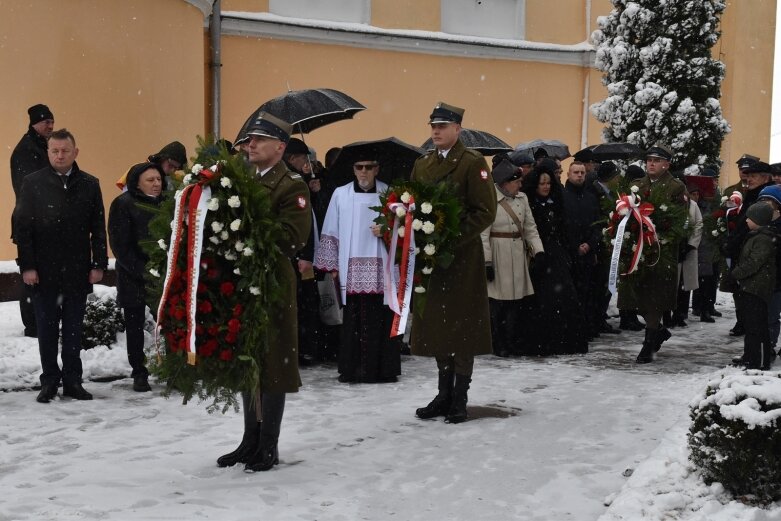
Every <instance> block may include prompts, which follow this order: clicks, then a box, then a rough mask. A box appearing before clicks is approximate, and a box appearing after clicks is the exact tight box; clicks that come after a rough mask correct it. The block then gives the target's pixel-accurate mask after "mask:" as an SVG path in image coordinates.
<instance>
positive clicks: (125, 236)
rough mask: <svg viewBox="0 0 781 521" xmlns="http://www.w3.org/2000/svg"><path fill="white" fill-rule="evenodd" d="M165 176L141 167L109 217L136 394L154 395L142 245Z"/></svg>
mask: <svg viewBox="0 0 781 521" xmlns="http://www.w3.org/2000/svg"><path fill="white" fill-rule="evenodd" d="M164 178H165V173H164V172H163V170H162V168H161V167H160V166H159V165H156V164H154V163H151V162H147V163H139V164H137V165H134V166H132V167H131V168H130V170H129V171H128V174H127V192H124V193H123V194H122V195H120V196H118V197H117V198H116V199H114V201H113V202H112V203H111V209H110V210H109V214H108V236H109V244H110V245H111V249H112V251H113V252H114V257H115V258H116V272H117V299H118V301H119V305H120V307H121V308H122V314H123V315H124V317H125V334H126V337H127V358H128V361H129V362H130V366H131V367H132V368H133V372H132V373H131V376H132V377H133V390H134V391H137V392H146V391H151V388H150V386H149V381H148V378H149V372H148V371H147V368H146V365H145V361H146V359H145V356H144V321H145V319H146V291H145V289H144V273H145V271H146V268H145V266H146V262H147V260H148V257H147V255H146V253H144V251H143V249H142V248H141V246H140V245H139V243H140V241H143V240H145V239H147V238H148V236H149V231H148V226H149V221H150V220H151V219H152V217H153V213H152V212H151V211H150V210H149V209H147V208H145V205H146V206H149V205H153V206H158V205H159V204H160V202H161V201H162V196H161V194H162V190H163V179H164Z"/></svg>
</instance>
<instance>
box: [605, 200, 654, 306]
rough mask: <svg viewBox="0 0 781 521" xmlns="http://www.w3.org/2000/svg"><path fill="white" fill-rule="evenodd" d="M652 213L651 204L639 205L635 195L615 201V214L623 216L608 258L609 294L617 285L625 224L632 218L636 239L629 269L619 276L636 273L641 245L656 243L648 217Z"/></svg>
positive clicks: (652, 225)
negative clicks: (635, 223)
mask: <svg viewBox="0 0 781 521" xmlns="http://www.w3.org/2000/svg"><path fill="white" fill-rule="evenodd" d="M653 211H654V207H653V205H652V204H651V203H641V202H640V197H639V196H637V195H635V194H630V195H621V196H620V198H619V199H618V201H616V212H617V213H618V214H619V215H623V216H624V218H623V219H621V222H620V223H619V224H618V228H617V229H616V238H615V244H614V245H613V254H612V255H611V257H610V274H609V276H608V289H609V290H610V292H611V293H613V294H615V292H616V286H617V283H618V264H619V260H620V257H621V247H622V246H623V244H624V233H625V231H626V226H627V223H628V222H629V221H630V220H631V219H632V218H634V219H635V220H637V224H638V230H639V231H638V238H637V244H636V245H635V250H634V253H633V254H632V260H631V261H630V262H629V267H628V268H627V270H626V272H625V273H622V274H621V275H629V274H631V273H634V272H635V271H637V268H638V266H639V264H640V256H641V255H642V254H643V244H645V242H648V244H649V245H650V244H652V243H654V242H658V241H659V239H658V237H657V236H656V227H655V226H654V223H653V221H651V218H650V217H649V215H651V214H652V213H653Z"/></svg>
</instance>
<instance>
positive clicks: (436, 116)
mask: <svg viewBox="0 0 781 521" xmlns="http://www.w3.org/2000/svg"><path fill="white" fill-rule="evenodd" d="M463 119H464V109H462V108H459V107H456V106H453V105H448V104H447V103H444V102H442V101H440V102H439V103H437V105H436V106H435V107H434V110H433V112H431V115H430V116H429V122H428V123H429V125H431V124H434V123H458V124H459V125H460V124H461V120H463Z"/></svg>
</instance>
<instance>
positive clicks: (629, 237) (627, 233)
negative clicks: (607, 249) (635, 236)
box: [624, 232, 632, 241]
mask: <svg viewBox="0 0 781 521" xmlns="http://www.w3.org/2000/svg"><path fill="white" fill-rule="evenodd" d="M631 238H632V234H631V233H629V232H624V240H625V241H628V240H629V239H631Z"/></svg>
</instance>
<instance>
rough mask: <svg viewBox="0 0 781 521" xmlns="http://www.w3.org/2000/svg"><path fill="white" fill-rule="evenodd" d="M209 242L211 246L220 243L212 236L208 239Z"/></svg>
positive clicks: (217, 238)
mask: <svg viewBox="0 0 781 521" xmlns="http://www.w3.org/2000/svg"><path fill="white" fill-rule="evenodd" d="M209 241H211V243H212V244H220V242H222V241H220V239H219V237H215V236H214V235H212V236H211V237H209Z"/></svg>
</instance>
